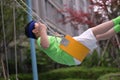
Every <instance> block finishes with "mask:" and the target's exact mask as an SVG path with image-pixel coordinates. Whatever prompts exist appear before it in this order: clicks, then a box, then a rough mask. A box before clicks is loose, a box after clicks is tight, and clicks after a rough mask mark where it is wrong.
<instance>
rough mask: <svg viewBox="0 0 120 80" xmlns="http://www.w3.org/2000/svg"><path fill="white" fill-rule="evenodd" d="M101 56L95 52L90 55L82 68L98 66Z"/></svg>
mask: <svg viewBox="0 0 120 80" xmlns="http://www.w3.org/2000/svg"><path fill="white" fill-rule="evenodd" d="M99 59H100V56H99V54H98V52H97V51H96V50H95V51H94V52H93V53H91V54H89V55H88V56H87V57H86V58H85V60H84V61H83V62H82V64H81V65H82V66H87V67H94V66H97V65H98V62H99Z"/></svg>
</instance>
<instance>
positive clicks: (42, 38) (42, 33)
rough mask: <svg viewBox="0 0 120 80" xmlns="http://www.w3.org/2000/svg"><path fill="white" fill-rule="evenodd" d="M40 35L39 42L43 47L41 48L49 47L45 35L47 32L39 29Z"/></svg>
mask: <svg viewBox="0 0 120 80" xmlns="http://www.w3.org/2000/svg"><path fill="white" fill-rule="evenodd" d="M40 37H41V40H40V41H41V42H40V45H41V46H42V47H43V48H45V49H46V48H48V47H49V40H48V36H47V32H46V30H41V32H40Z"/></svg>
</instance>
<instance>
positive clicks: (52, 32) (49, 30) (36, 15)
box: [15, 0, 65, 36]
mask: <svg viewBox="0 0 120 80" xmlns="http://www.w3.org/2000/svg"><path fill="white" fill-rule="evenodd" d="M15 1H16V3H17V4H18V5H19V6H20V7H21V8H22V9H23V10H24V11H25V12H26V13H27V14H29V15H30V16H31V17H32V18H33V19H35V17H37V18H38V19H39V20H37V21H41V22H42V23H44V24H45V25H46V27H47V28H48V32H49V33H50V34H52V35H54V36H56V35H55V33H56V32H55V31H54V30H52V28H51V27H49V26H48V24H47V22H46V20H42V19H41V18H40V17H39V16H38V14H37V13H35V12H34V11H33V10H32V9H30V7H29V6H27V4H26V3H25V2H23V0H20V1H21V2H22V4H23V5H24V6H25V7H26V8H28V9H30V10H31V11H32V12H33V15H32V14H30V13H29V12H28V11H27V10H26V9H25V8H24V7H23V6H22V5H21V4H20V3H19V2H18V1H17V0H15ZM34 16H35V17H34ZM35 20H36V19H35ZM62 34H63V35H65V33H62ZM61 36H62V35H61Z"/></svg>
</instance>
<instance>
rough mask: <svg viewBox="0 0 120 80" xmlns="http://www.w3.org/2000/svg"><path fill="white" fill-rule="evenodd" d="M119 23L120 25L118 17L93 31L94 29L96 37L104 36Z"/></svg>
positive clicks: (119, 17)
mask: <svg viewBox="0 0 120 80" xmlns="http://www.w3.org/2000/svg"><path fill="white" fill-rule="evenodd" d="M119 23H120V16H118V17H117V18H115V19H113V20H110V21H107V22H104V23H102V24H100V25H97V26H95V27H93V28H91V29H92V31H93V33H94V35H95V36H96V35H98V34H103V33H105V32H107V31H108V30H109V29H111V28H112V27H113V26H114V25H117V24H119Z"/></svg>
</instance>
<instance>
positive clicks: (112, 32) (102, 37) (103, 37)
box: [96, 24, 120, 41]
mask: <svg viewBox="0 0 120 80" xmlns="http://www.w3.org/2000/svg"><path fill="white" fill-rule="evenodd" d="M118 32H120V25H119V24H118V25H116V26H114V27H113V28H111V29H110V30H109V31H107V32H105V33H103V34H99V35H96V39H97V40H98V41H99V40H106V39H109V38H111V37H112V36H114V35H115V34H116V33H118Z"/></svg>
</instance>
